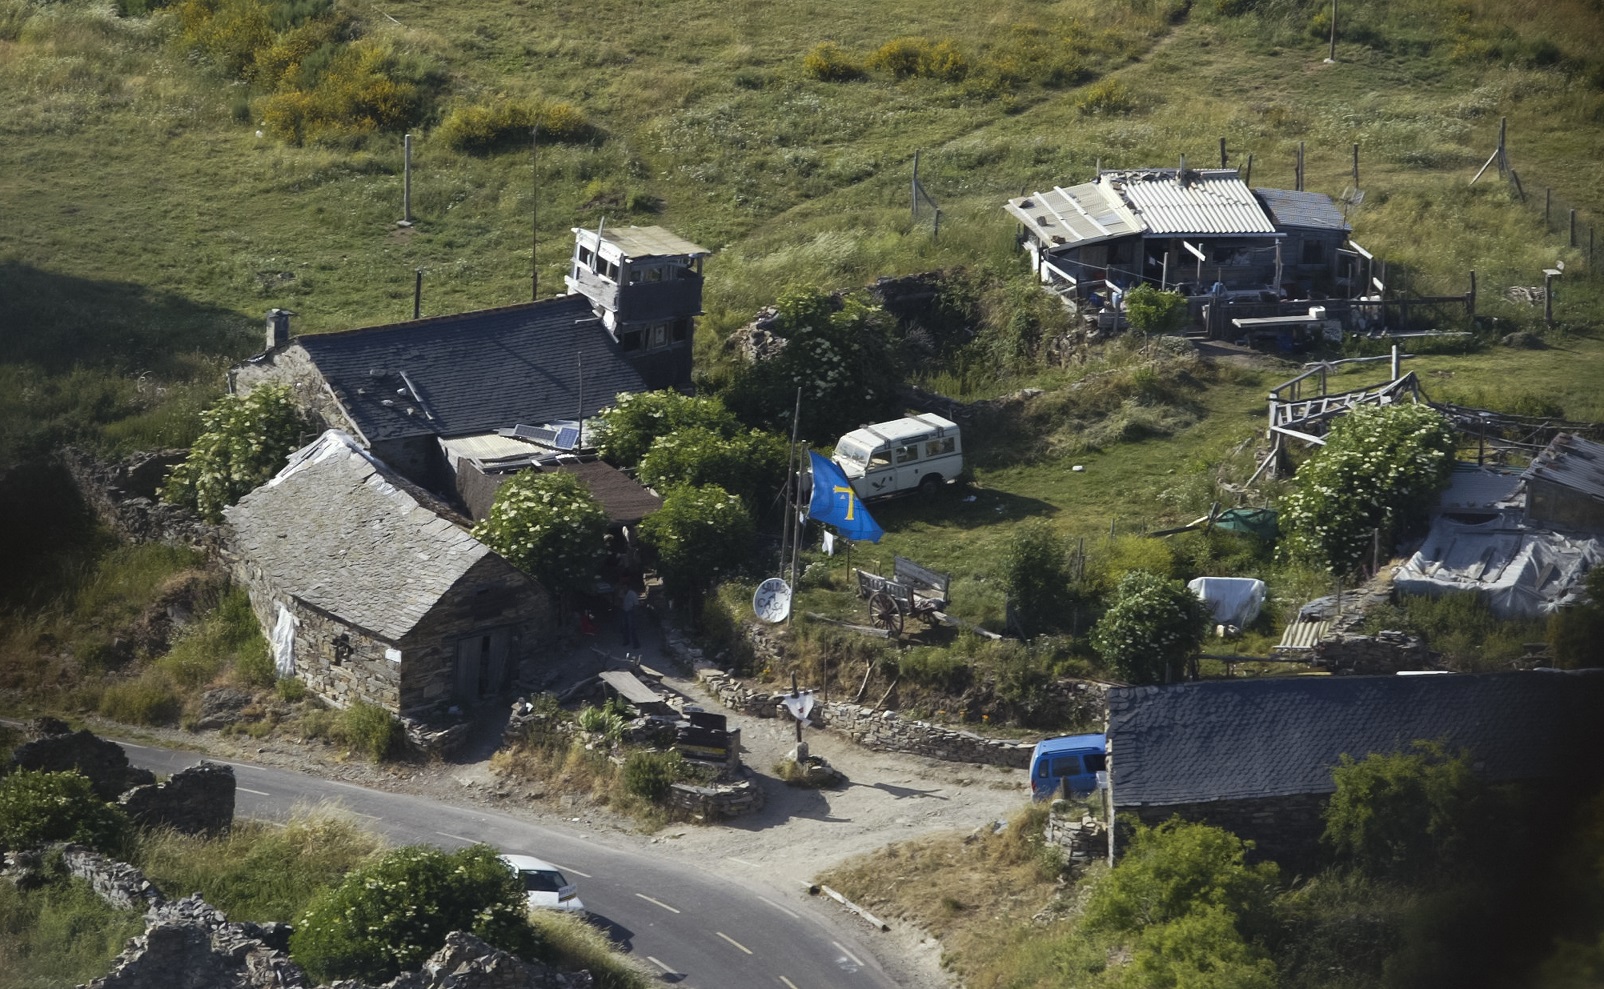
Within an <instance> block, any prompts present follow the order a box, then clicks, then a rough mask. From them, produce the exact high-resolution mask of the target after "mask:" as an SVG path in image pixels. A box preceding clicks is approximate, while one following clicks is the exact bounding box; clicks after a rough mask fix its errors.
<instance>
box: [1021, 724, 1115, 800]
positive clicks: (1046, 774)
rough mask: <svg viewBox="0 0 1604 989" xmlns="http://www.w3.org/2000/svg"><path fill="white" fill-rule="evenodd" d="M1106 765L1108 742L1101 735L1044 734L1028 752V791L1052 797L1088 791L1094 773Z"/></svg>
mask: <svg viewBox="0 0 1604 989" xmlns="http://www.w3.org/2000/svg"><path fill="white" fill-rule="evenodd" d="M1107 768H1108V742H1107V739H1106V738H1105V737H1104V736H1102V735H1064V736H1062V737H1059V738H1044V739H1042V740H1041V741H1040V742H1037V743H1036V750H1035V751H1034V752H1032V753H1031V756H1030V795H1031V796H1032V797H1034V798H1035V799H1037V800H1052V799H1054V798H1056V797H1067V796H1069V795H1070V794H1076V793H1080V794H1084V793H1092V792H1094V791H1095V790H1096V789H1097V774H1098V773H1100V772H1103V771H1104V770H1105V769H1107Z"/></svg>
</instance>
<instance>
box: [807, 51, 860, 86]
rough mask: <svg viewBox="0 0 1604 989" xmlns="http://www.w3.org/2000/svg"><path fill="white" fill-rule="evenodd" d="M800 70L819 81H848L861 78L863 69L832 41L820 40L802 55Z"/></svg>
mask: <svg viewBox="0 0 1604 989" xmlns="http://www.w3.org/2000/svg"><path fill="white" fill-rule="evenodd" d="M802 71H803V72H805V73H807V74H808V77H809V78H812V79H817V80H819V81H820V82H850V81H851V80H853V79H861V78H863V69H862V68H861V67H860V66H859V65H858V64H857V63H856V62H854V61H853V60H852V57H851V56H850V55H848V54H847V53H846V51H845V50H843V49H842V47H841V46H840V45H838V44H836V43H835V42H833V41H824V42H820V43H819V44H817V45H814V46H813V50H812V51H810V52H808V53H807V54H806V55H804V56H803V57H802Z"/></svg>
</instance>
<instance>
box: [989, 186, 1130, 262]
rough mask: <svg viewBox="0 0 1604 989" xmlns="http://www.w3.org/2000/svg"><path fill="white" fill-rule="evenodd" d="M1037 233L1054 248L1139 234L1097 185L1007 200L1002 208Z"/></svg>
mask: <svg viewBox="0 0 1604 989" xmlns="http://www.w3.org/2000/svg"><path fill="white" fill-rule="evenodd" d="M1003 208H1004V209H1006V210H1007V211H1008V212H1009V213H1011V214H1013V215H1014V217H1015V218H1016V219H1018V220H1019V222H1021V223H1023V224H1025V225H1026V226H1028V227H1030V228H1031V229H1032V230H1034V231H1036V237H1037V239H1038V240H1040V241H1042V242H1043V243H1047V244H1052V245H1053V246H1055V247H1057V246H1059V245H1065V246H1083V245H1086V244H1097V243H1101V242H1102V241H1105V240H1114V239H1116V238H1119V237H1128V236H1130V235H1132V234H1137V233H1141V232H1142V227H1141V224H1139V223H1138V222H1137V220H1136V218H1135V217H1134V216H1131V215H1130V213H1129V212H1128V211H1126V210H1125V208H1124V205H1123V204H1122V203H1121V202H1119V201H1118V200H1117V199H1112V198H1110V197H1109V195H1108V190H1107V189H1106V188H1105V187H1103V186H1100V185H1098V184H1097V183H1096V182H1087V183H1086V184H1084V185H1077V186H1072V187H1070V188H1068V189H1065V188H1064V187H1063V186H1055V187H1054V188H1053V189H1052V191H1050V192H1037V193H1032V194H1031V195H1029V196H1023V197H1021V198H1019V199H1010V200H1009V201H1008V204H1007V205H1006V206H1004V207H1003Z"/></svg>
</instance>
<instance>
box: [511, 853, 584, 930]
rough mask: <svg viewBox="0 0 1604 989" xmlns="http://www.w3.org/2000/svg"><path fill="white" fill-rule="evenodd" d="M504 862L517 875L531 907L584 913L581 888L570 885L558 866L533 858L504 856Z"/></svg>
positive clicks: (582, 914) (581, 914) (527, 856)
mask: <svg viewBox="0 0 1604 989" xmlns="http://www.w3.org/2000/svg"><path fill="white" fill-rule="evenodd" d="M501 861H503V862H505V863H507V868H509V869H511V870H512V871H513V872H516V873H517V874H518V879H519V880H520V881H521V882H522V883H523V887H524V890H525V893H526V894H527V895H528V897H529V905H530V906H531V907H540V908H542V909H546V910H563V911H566V912H568V913H577V914H579V915H580V916H584V914H585V904H584V903H583V902H581V901H580V899H579V887H578V886H576V885H574V884H573V883H571V882H569V881H568V880H567V879H566V878H565V877H564V876H563V874H562V873H561V872H560V871H558V869H557V867H556V866H555V865H552V864H551V863H550V862H547V861H546V860H545V859H537V858H535V857H533V856H531V855H503V856H501Z"/></svg>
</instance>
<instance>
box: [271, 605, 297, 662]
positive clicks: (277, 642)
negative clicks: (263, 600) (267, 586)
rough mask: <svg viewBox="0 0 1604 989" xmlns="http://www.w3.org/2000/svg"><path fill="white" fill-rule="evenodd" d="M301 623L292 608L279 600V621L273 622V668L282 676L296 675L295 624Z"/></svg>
mask: <svg viewBox="0 0 1604 989" xmlns="http://www.w3.org/2000/svg"><path fill="white" fill-rule="evenodd" d="M299 624H301V623H300V621H299V620H298V619H297V618H296V617H295V616H294V615H292V614H290V609H288V608H286V607H285V606H284V603H283V602H282V601H281V602H279V606H278V621H277V622H275V623H274V624H273V642H272V646H273V669H275V670H277V671H278V675H279V676H281V677H292V676H294V675H295V626H297V625H299Z"/></svg>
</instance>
